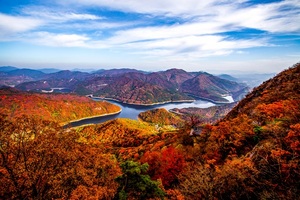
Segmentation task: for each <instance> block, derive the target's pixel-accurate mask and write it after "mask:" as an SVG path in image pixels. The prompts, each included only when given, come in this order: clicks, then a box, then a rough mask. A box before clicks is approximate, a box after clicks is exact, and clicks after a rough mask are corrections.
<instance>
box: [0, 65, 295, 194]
mask: <svg viewBox="0 0 300 200" xmlns="http://www.w3.org/2000/svg"><path fill="white" fill-rule="evenodd" d="M125 71H128V69H126V70H125ZM112 72H113V74H111V72H106V73H105V76H104V75H103V76H101V75H97V76H96V75H95V74H89V73H83V74H82V73H81V72H76V73H75V75H74V74H73V72H71V71H68V72H66V71H64V72H55V73H59V74H60V75H61V78H59V79H53V78H49V79H45V78H43V79H40V80H35V81H30V82H23V83H21V84H19V85H17V86H15V87H7V86H5V87H2V88H1V89H0V130H1V132H0V133H1V134H0V155H1V157H0V179H1V181H0V198H1V199H26V198H27V199H56V198H61V199H78V198H79V197H82V198H83V199H87V198H91V197H93V198H95V199H120V198H119V197H120V195H122V194H124V193H125V194H126V195H127V197H128V199H139V198H140V197H143V199H155V198H156V199H159V198H164V199H199V198H201V199H297V198H298V194H299V188H300V186H299V179H300V176H299V155H300V151H299V150H300V146H299V139H300V125H299V121H300V107H299V106H300V101H299V99H300V93H299V91H300V64H295V65H294V66H293V67H290V68H289V69H286V70H284V71H283V72H281V73H279V74H278V75H276V76H275V77H274V78H272V79H270V80H267V81H265V82H264V83H263V84H261V85H260V86H258V87H255V88H253V89H252V91H251V92H250V93H248V94H247V95H246V96H245V97H244V98H243V99H241V100H240V101H237V99H236V97H237V96H239V94H242V93H243V92H244V89H245V88H246V87H245V85H243V84H239V83H237V82H232V81H224V80H223V79H222V80H220V78H217V77H215V76H213V75H210V74H207V73H202V72H197V73H192V74H191V73H187V72H184V71H181V70H177V69H176V70H174V69H173V70H167V71H164V72H157V73H149V74H147V73H144V72H140V71H138V72H136V71H130V72H126V73H122V72H120V70H113V71H112ZM99 73H104V72H103V71H101V72H99ZM19 75H20V74H19ZM73 75H74V77H72V76H73ZM81 75H83V76H81ZM47 76H48V77H56V78H58V77H59V76H58V74H55V75H53V74H50V75H49V74H48V75H47ZM64 76H65V77H64ZM75 76H76V77H77V78H76V77H75ZM32 78H33V79H35V78H36V77H32ZM40 78H41V77H40ZM24 80H25V79H24ZM67 82H68V83H69V85H67ZM106 84H107V85H106ZM50 88H59V89H61V88H68V89H70V90H71V91H67V93H63V94H62V93H54V89H53V92H51V93H45V92H44V93H43V92H42V91H41V90H47V91H50V90H49V89H50ZM105 88H106V89H105ZM21 89H22V90H21ZM177 89H178V90H177ZM247 90H248V89H247ZM78 91H81V92H83V93H82V94H81V96H80V95H79V93H78ZM84 91H85V92H86V93H85V92H84ZM91 91H94V93H91ZM165 91H167V92H166V93H164V92H165ZM152 92H153V93H156V92H157V94H158V95H161V94H162V93H164V94H165V95H164V96H161V97H160V98H159V99H158V100H157V99H155V98H156V96H155V95H154V96H153V95H152ZM91 94H93V96H94V97H95V96H97V97H101V98H113V99H115V100H118V101H117V102H116V101H104V100H102V99H101V100H100V99H96V100H97V101H95V100H92V99H91V98H89V97H87V96H85V95H91ZM145 94H148V95H145ZM101 95H103V96H101ZM113 95H114V96H113ZM193 96H196V97H197V98H201V99H202V100H199V99H194V98H193ZM186 98H189V99H188V100H191V102H185V103H167V104H163V105H156V104H157V103H162V102H165V101H177V100H178V101H181V100H187V99H186ZM153 99H155V100H153ZM203 99H209V100H211V101H210V102H209V101H203ZM225 100H226V101H225ZM233 100H235V101H234V102H232V101H233ZM213 102H214V103H213ZM216 103H218V104H216ZM219 103H221V104H219ZM141 104H151V106H149V105H148V106H145V105H144V106H143V105H141ZM152 104H154V105H152ZM197 107H198V108H197ZM126 110H127V111H126ZM94 116H98V119H99V120H100V121H97V122H95V124H94V123H93V122H91V121H90V122H88V120H98V119H96V118H94ZM91 117H92V119H85V120H87V121H85V122H84V126H81V125H83V124H77V125H75V126H76V127H73V128H69V127H68V126H65V125H66V124H67V123H69V122H71V121H78V120H80V119H83V118H91ZM103 119H104V120H103ZM101 120H103V121H101ZM74 123H75V122H74ZM124 180H126V181H124ZM128 183H130V184H131V185H130V184H128ZM131 186H134V187H131ZM124 188H126V189H124ZM154 191H155V192H154Z"/></svg>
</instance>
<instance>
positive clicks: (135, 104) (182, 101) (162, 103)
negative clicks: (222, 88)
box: [90, 96, 196, 106]
mask: <svg viewBox="0 0 300 200" xmlns="http://www.w3.org/2000/svg"><path fill="white" fill-rule="evenodd" d="M90 98H92V99H100V100H108V101H115V102H118V103H123V104H128V105H134V106H157V105H164V104H168V103H192V102H195V101H196V100H195V99H194V100H188V99H186V100H177V101H162V102H157V103H149V104H137V103H126V102H123V101H120V100H117V99H113V98H107V97H105V98H102V97H94V96H92V97H91V96H90Z"/></svg>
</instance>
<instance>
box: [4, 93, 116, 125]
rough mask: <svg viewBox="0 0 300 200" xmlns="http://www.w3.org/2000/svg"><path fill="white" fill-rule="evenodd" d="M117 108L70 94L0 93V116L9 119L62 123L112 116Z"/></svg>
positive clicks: (104, 102) (103, 102)
mask: <svg viewBox="0 0 300 200" xmlns="http://www.w3.org/2000/svg"><path fill="white" fill-rule="evenodd" d="M118 111H120V108H119V107H118V106H116V105H114V104H111V103H108V102H106V101H101V102H95V101H93V100H91V99H89V98H86V97H81V96H77V95H72V94H37V93H26V92H21V91H18V90H16V89H13V88H3V89H0V113H6V114H8V116H9V117H10V118H11V119H14V118H16V117H21V116H23V115H26V116H29V117H37V118H40V119H45V120H51V121H55V122H58V123H66V122H69V121H72V120H77V119H81V118H85V117H90V116H96V115H103V114H109V113H115V112H118Z"/></svg>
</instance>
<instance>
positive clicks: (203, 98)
mask: <svg viewBox="0 0 300 200" xmlns="http://www.w3.org/2000/svg"><path fill="white" fill-rule="evenodd" d="M188 95H190V96H192V97H194V98H197V99H199V100H204V101H209V102H211V103H214V104H228V103H233V102H230V101H228V100H227V99H226V100H227V102H226V101H215V100H212V99H208V98H205V97H198V96H196V95H192V94H188ZM224 99H225V98H224ZM234 102H235V101H234Z"/></svg>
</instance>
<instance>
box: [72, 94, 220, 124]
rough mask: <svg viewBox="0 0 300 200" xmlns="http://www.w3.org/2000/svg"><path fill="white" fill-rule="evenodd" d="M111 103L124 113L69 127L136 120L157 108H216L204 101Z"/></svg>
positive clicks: (78, 122)
mask: <svg viewBox="0 0 300 200" xmlns="http://www.w3.org/2000/svg"><path fill="white" fill-rule="evenodd" d="M94 100H95V101H103V100H99V99H94ZM106 101H108V102H110V103H113V104H116V105H118V106H119V107H121V109H122V111H121V112H120V113H118V114H115V115H108V116H100V117H93V118H89V119H82V120H79V121H75V122H71V123H70V124H68V125H67V126H72V127H76V126H82V125H86V124H98V123H103V122H106V121H108V120H112V119H116V118H129V119H134V120H136V119H137V118H138V115H139V113H141V112H144V111H147V110H151V109H156V108H165V109H167V110H170V109H172V108H187V107H197V108H208V107H211V106H214V105H215V104H214V103H211V102H208V101H204V100H196V101H194V102H187V103H166V104H159V105H152V106H140V105H132V104H125V103H120V102H116V101H112V100H106Z"/></svg>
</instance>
